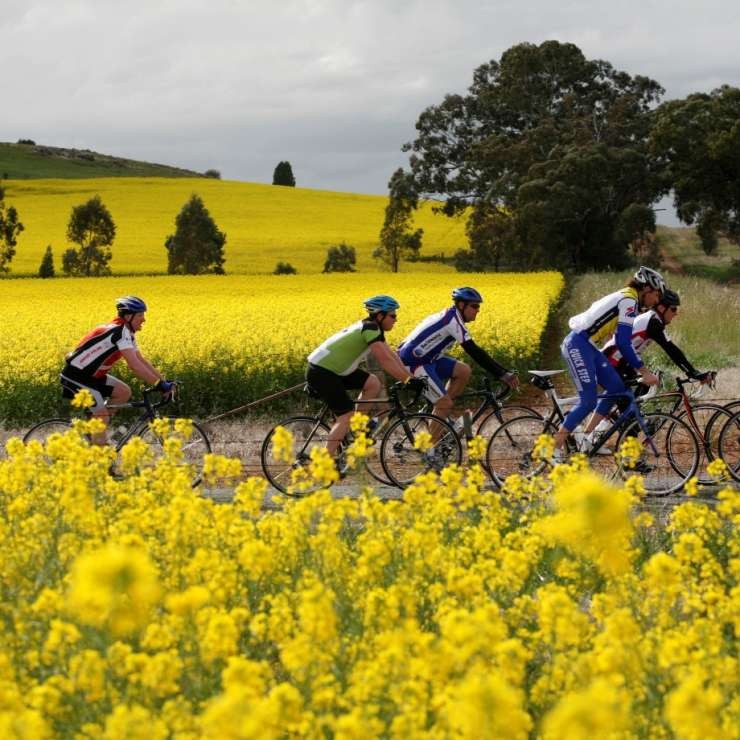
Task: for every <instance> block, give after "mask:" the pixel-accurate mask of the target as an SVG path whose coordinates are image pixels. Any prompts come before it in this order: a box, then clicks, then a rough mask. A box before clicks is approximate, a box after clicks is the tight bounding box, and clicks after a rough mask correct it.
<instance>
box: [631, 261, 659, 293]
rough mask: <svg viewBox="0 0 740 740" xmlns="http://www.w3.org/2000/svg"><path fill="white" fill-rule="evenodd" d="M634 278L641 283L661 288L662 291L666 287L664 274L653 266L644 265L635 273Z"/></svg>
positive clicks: (657, 288) (656, 288)
mask: <svg viewBox="0 0 740 740" xmlns="http://www.w3.org/2000/svg"><path fill="white" fill-rule="evenodd" d="M634 279H635V281H636V282H638V283H640V285H649V286H650V287H651V288H655V290H659V291H660V292H661V293H662V292H663V291H664V290H665V289H666V284H665V280H664V279H663V276H662V275H661V274H660V273H659V272H658V271H657V270H653V269H652V267H645V266H644V265H643V266H642V267H640V269H639V270H638V271H637V272H636V273H635V275H634Z"/></svg>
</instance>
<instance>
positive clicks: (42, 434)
mask: <svg viewBox="0 0 740 740" xmlns="http://www.w3.org/2000/svg"><path fill="white" fill-rule="evenodd" d="M71 428H72V422H71V421H70V420H69V419H45V420H44V421H40V422H39V423H38V424H36V425H34V426H32V427H31V428H30V429H29V430H28V431H27V432H26V433H25V434H24V435H23V442H24V444H28V443H29V442H32V441H36V442H41V444H46V440H47V439H49V437H51V435H52V434H65V433H66V432H68V431H69V430H70V429H71Z"/></svg>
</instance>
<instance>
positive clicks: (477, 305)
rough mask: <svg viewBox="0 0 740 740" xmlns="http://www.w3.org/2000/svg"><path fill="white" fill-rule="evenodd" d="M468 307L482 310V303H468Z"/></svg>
mask: <svg viewBox="0 0 740 740" xmlns="http://www.w3.org/2000/svg"><path fill="white" fill-rule="evenodd" d="M468 306H470V308H480V303H468Z"/></svg>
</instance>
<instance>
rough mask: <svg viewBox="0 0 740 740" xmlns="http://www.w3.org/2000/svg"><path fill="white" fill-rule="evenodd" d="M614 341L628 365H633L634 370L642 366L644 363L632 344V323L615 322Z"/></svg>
mask: <svg viewBox="0 0 740 740" xmlns="http://www.w3.org/2000/svg"><path fill="white" fill-rule="evenodd" d="M614 341H615V342H616V345H617V349H618V350H619V351H620V353H621V354H622V357H623V358H624V359H625V360H626V361H627V364H628V365H629V366H630V367H633V368H634V369H635V370H640V369H641V368H642V367H644V365H645V363H644V362H643V361H642V358H641V357H640V355H638V354H637V352H635V348H634V347H633V346H632V324H622V323H619V324H617V331H616V332H615V333H614Z"/></svg>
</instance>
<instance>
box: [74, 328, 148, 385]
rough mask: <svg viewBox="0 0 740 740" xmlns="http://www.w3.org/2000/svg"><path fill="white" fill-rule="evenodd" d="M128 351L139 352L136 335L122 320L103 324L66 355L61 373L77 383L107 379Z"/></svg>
mask: <svg viewBox="0 0 740 740" xmlns="http://www.w3.org/2000/svg"><path fill="white" fill-rule="evenodd" d="M125 349H138V347H137V345H136V339H135V338H134V333H133V332H132V331H131V329H130V328H129V327H128V326H127V325H126V323H125V322H124V320H123V319H120V318H119V319H113V321H111V322H110V323H109V324H101V325H100V326H97V327H95V328H94V329H93V330H92V331H91V332H90V333H89V334H87V335H85V336H84V337H83V338H82V339H81V340H80V342H79V344H78V345H77V346H76V347H75V348H74V349H73V350H72V351H71V352H70V353H69V354H68V355H67V357H66V360H67V364H66V365H65V367H64V370H63V371H62V372H63V373H64V374H65V375H66V376H68V377H70V378H74V379H77V380H85V379H89V378H104V377H105V376H106V375H107V373H108V370H110V369H111V367H113V365H114V364H115V363H116V362H117V361H118V360H119V359H120V358H121V352H122V351H123V350H125Z"/></svg>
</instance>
